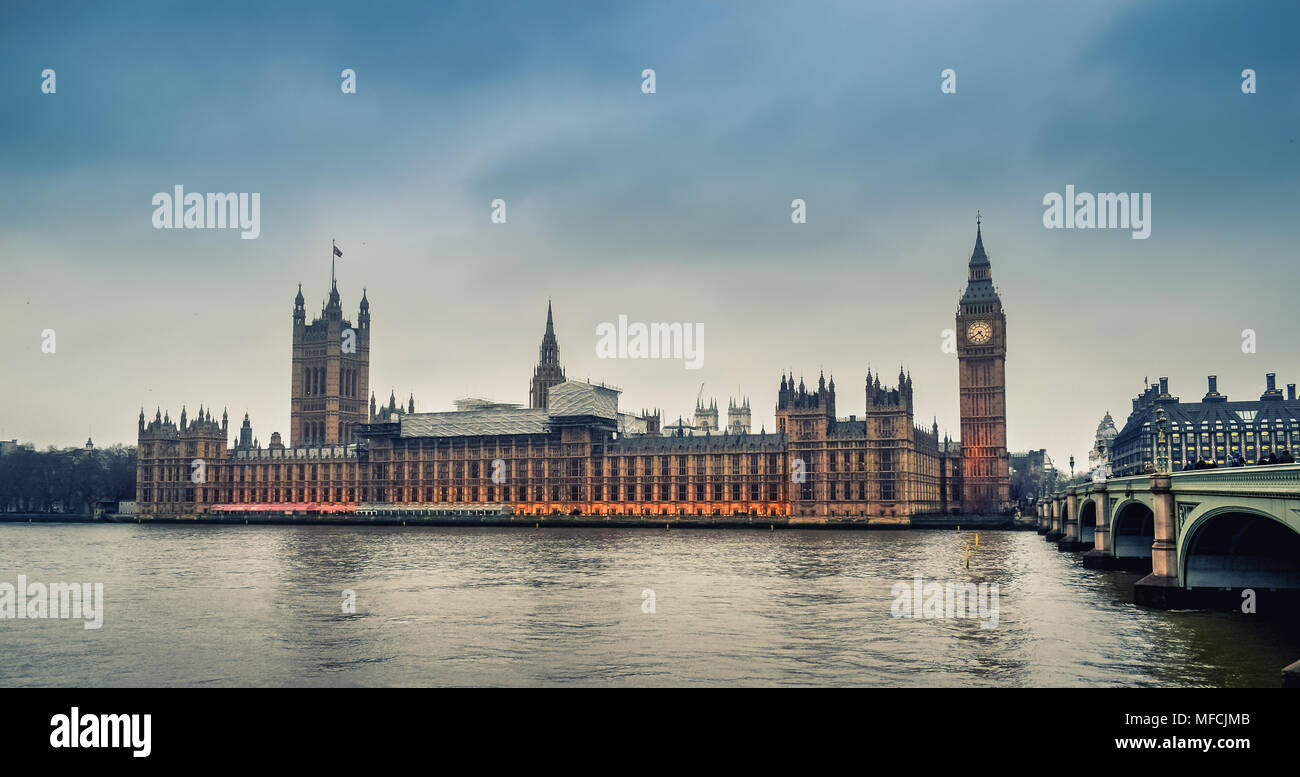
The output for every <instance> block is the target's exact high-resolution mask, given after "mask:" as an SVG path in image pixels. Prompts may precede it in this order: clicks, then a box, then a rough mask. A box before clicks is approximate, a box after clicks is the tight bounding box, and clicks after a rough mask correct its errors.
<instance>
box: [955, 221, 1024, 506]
mask: <svg viewBox="0 0 1300 777" xmlns="http://www.w3.org/2000/svg"><path fill="white" fill-rule="evenodd" d="M968 269H969V273H968V277H967V281H966V293H965V294H963V295H962V297H961V301H960V303H959V304H958V306H957V364H958V384H959V388H960V394H961V451H962V480H963V485H962V509H963V510H964V511H965V512H976V513H978V512H997V511H1000V510H1003V509H1005V508H1006V507H1007V505H1008V504H1009V502H1010V499H1011V472H1010V459H1009V458H1008V456H1007V391H1006V359H1007V317H1006V312H1005V311H1004V310H1003V309H1002V300H1001V299H999V297H998V293H997V289H995V288H994V287H993V278H992V276H991V273H990V264H989V258H988V255H987V254H986V253H985V252H984V237H983V235H982V234H981V230H980V225H979V223H978V219H977V220H976V226H975V250H974V251H972V252H971V256H970V263H969V265H968Z"/></svg>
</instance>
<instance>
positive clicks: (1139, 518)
mask: <svg viewBox="0 0 1300 777" xmlns="http://www.w3.org/2000/svg"><path fill="white" fill-rule="evenodd" d="M1110 537H1111V543H1112V545H1113V546H1114V548H1115V551H1114V553H1115V557H1116V558H1133V559H1150V558H1151V544H1152V543H1153V542H1155V539H1156V517H1155V513H1153V512H1152V511H1151V506H1150V505H1148V504H1147V503H1146V502H1144V501H1142V500H1139V499H1126V500H1123V501H1121V502H1120V503H1119V504H1118V505H1116V506H1115V517H1114V519H1113V520H1112V521H1111V527H1110Z"/></svg>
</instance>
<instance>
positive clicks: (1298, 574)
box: [1178, 506, 1300, 589]
mask: <svg viewBox="0 0 1300 777" xmlns="http://www.w3.org/2000/svg"><path fill="white" fill-rule="evenodd" d="M1183 537H1184V540H1183V543H1182V547H1181V548H1179V554H1178V557H1179V558H1178V560H1179V565H1180V567H1181V568H1180V569H1179V572H1180V573H1181V576H1182V582H1183V586H1184V587H1186V588H1265V589H1268V588H1280V589H1300V532H1298V531H1297V530H1296V529H1295V528H1294V527H1292V526H1289V525H1288V524H1287V523H1286V522H1285V521H1283V520H1281V519H1279V518H1277V517H1276V516H1273V515H1270V514H1268V513H1266V512H1263V511H1261V510H1254V509H1251V508H1247V507H1239V506H1226V507H1218V508H1215V509H1213V510H1209V511H1207V512H1205V513H1204V514H1203V515H1201V516H1199V517H1197V518H1195V519H1194V520H1193V521H1191V522H1190V523H1189V524H1188V526H1187V529H1186V531H1185V532H1184V534H1183Z"/></svg>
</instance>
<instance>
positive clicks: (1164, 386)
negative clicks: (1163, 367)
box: [1160, 378, 1169, 396]
mask: <svg viewBox="0 0 1300 777" xmlns="http://www.w3.org/2000/svg"><path fill="white" fill-rule="evenodd" d="M1168 393H1169V378H1161V379H1160V394H1161V395H1162V396H1163V395H1166V394H1168Z"/></svg>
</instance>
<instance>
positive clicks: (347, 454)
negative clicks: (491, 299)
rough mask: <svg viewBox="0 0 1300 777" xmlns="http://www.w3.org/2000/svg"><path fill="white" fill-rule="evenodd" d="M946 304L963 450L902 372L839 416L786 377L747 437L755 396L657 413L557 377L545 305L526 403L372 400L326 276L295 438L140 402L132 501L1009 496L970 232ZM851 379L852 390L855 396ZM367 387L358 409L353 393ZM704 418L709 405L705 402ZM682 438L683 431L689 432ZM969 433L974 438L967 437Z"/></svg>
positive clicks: (1000, 390)
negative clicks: (423, 405)
mask: <svg viewBox="0 0 1300 777" xmlns="http://www.w3.org/2000/svg"><path fill="white" fill-rule="evenodd" d="M969 273H970V277H969V280H968V289H967V292H966V295H965V296H963V298H962V302H961V303H960V306H959V309H958V317H957V323H958V330H957V333H958V339H959V343H960V344H959V347H958V359H959V364H960V368H959V378H960V386H961V412H962V432H963V438H965V439H969V440H971V441H972V444H971V445H968V446H965V447H964V446H963V445H961V444H959V443H957V442H955V441H952V440H950V439H946V438H945V439H941V438H940V436H939V429H938V425H937V423H932V424H931V426H930V427H929V428H923V427H922V426H920V425H918V424H917V423H916V421H915V408H914V406H913V392H912V379H911V376H910V375H909V374H907V373H906V372H905V371H903V370H902V369H901V368H900V370H899V373H898V376H897V378H896V379H895V380H894V382H893V384H892V385H889V384H886V383H884V382H882V376H881V375H879V374H872V373H871V372H870V371H868V374H867V378H866V383H865V386H864V394H863V397H864V400H865V402H864V406H863V412H862V415H861V416H859V415H857V414H856V413H854V414H850V415H848V416H847V417H841V416H839V415H838V413H837V391H836V385H835V380H834V378H833V377H832V378H830V379H829V380H827V378H826V377H825V376H824V375H822V376H819V378H818V381H817V383H816V385H815V386H814V387H809V386H808V385H806V384H805V381H804V380H803V379H802V378H800V379H798V381H797V382H796V378H795V376H794V375H782V376H781V380H780V384H779V388H778V391H777V403H776V428H775V429H774V430H773V431H770V432H769V431H767V430H762V431H760V432H758V433H753V432H751V431H750V426H749V413H750V411H749V403H748V400H745V401H744V403H743V405H737V404H734V403H733V404H732V405H730V406H729V407H728V412H729V414H730V415H732V416H733V417H731V418H729V419H728V423H727V424H726V426H725V427H724V426H722V425H721V424H720V423H719V420H718V418H717V409H716V404H713V405H711V406H708V407H705V406H704V405H703V404H701V405H700V407H697V419H696V422H695V423H693V424H691V425H690V426H689V427H688V426H687V425H686V424H685V423H684V422H681V421H679V422H678V424H677V425H676V426H675V427H674V426H672V425H670V426H668V427H665V426H664V425H663V424H662V419H661V417H660V413H659V412H658V411H652V412H647V411H642V412H641V413H639V414H629V413H624V412H620V410H619V407H618V398H619V391H618V390H617V389H614V388H611V387H607V386H604V385H598V384H592V383H589V382H584V381H576V380H569V379H566V377H565V375H564V370H563V368H562V367H561V365H560V361H559V346H558V342H557V339H556V336H555V330H554V324H553V318H552V312H551V308H550V305H549V304H548V306H547V316H546V329H545V333H544V334H543V337H542V344H541V347H540V349H539V359H538V363H537V365H536V366H535V368H534V371H533V377H532V380H531V383H530V386H529V402H528V405H527V406H526V407H525V406H522V405H516V404H504V403H497V402H490V401H487V400H478V399H465V400H460V401H458V402H457V403H456V410H454V411H448V412H433V413H424V412H421V413H417V412H415V400H414V396H413V395H412V396H411V397H410V398H409V400H408V402H407V403H406V404H405V405H403V404H401V403H400V402H398V400H397V397H396V393H395V392H394V393H393V394H391V395H390V396H389V399H388V403H387V405H385V406H377V404H376V401H375V397H374V395H373V393H371V392H370V389H369V385H368V384H369V360H370V342H371V341H370V337H371V330H370V307H369V302H368V300H367V299H366V297H365V295H364V294H363V295H362V299H361V305H360V310H359V312H358V316H357V319H356V325H355V326H354V325H353V324H352V323H351V322H350V321H349V320H347V319H345V318H344V317H343V311H342V302H341V299H340V296H339V292H338V288H337V284H336V283H334V282H331V289H330V293H329V298H328V302H327V303H326V304H325V306H324V308H323V309H322V311H321V315H320V317H318V318H316V319H315V320H314V321H313V322H312V323H310V324H308V323H307V321H306V312H305V309H304V307H303V297H302V291H301V287H300V288H299V292H298V296H297V297H296V299H295V300H294V307H293V341H292V342H293V348H292V387H291V392H290V411H291V412H290V419H291V420H290V442H289V444H288V445H285V444H284V442H283V440H282V439H281V437H280V435H279V434H278V433H276V434H272V435H271V437H270V440H269V442H268V443H267V444H265V445H263V444H262V443H261V441H260V440H259V439H257V438H255V437H254V436H253V431H252V425H251V422H250V420H249V418H248V416H247V414H245V416H244V418H243V423H242V425H241V426H240V428H239V429H238V430H237V432H236V434H235V435H234V436H233V437H232V436H231V429H230V426H229V418H228V416H227V414H226V413H225V412H223V413H222V415H221V419H220V421H217V420H214V419H213V417H212V412H211V410H210V409H208V410H205V409H204V408H202V407H200V408H199V411H198V414H197V416H195V417H194V418H189V417H188V415H187V412H186V410H185V409H184V408H182V410H181V414H180V417H179V419H176V420H173V419H172V418H171V417H170V414H164V413H162V411H161V409H159V410H158V411H156V412H155V414H154V417H153V419H151V420H148V419H146V417H145V415H144V411H143V410H141V412H140V416H139V439H138V446H137V456H138V467H137V499H138V502H139V506H140V511H141V512H142V513H144V514H146V515H157V516H171V515H193V514H200V513H241V512H242V513H254V512H263V511H265V512H275V511H282V512H307V513H314V512H316V513H341V514H345V515H346V514H349V513H365V512H367V511H373V510H375V509H384V510H396V511H401V510H410V511H419V510H428V509H431V508H447V509H451V510H463V509H466V508H470V507H483V508H487V509H490V510H492V511H494V512H499V513H501V514H512V515H537V516H544V515H556V514H561V515H583V516H716V515H725V516H746V515H748V516H764V517H769V516H770V517H785V518H789V519H790V520H791V521H793V522H798V521H800V520H807V521H810V522H834V521H855V520H858V521H861V520H865V519H882V518H883V519H906V518H909V517H911V516H914V515H923V514H941V513H950V512H957V511H959V510H964V511H979V512H994V511H999V510H1003V509H1005V508H1006V505H1007V500H1008V497H1007V493H1008V470H1007V463H1006V462H1007V454H1006V426H1005V424H1006V416H1005V406H1006V405H1005V389H1004V380H1003V371H1002V364H1003V361H1004V359H1005V353H1006V350H1005V316H1004V315H1003V312H1002V309H1001V303H1000V301H999V300H998V298H997V294H996V292H995V291H993V290H992V284H991V280H990V279H989V275H988V259H987V256H985V255H984V249H983V243H982V237H981V236H980V235H979V234H978V230H977V237H976V249H975V251H974V252H973V254H972V256H971V259H970V268H969ZM855 393H856V392H855ZM367 394H369V396H370V399H369V403H368V405H367V404H366V403H365V402H364V400H363V398H364V397H366V396H367ZM710 414H711V415H710ZM688 432H689V433H688ZM967 435H969V437H967Z"/></svg>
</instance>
